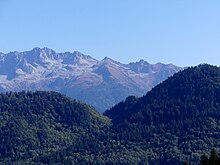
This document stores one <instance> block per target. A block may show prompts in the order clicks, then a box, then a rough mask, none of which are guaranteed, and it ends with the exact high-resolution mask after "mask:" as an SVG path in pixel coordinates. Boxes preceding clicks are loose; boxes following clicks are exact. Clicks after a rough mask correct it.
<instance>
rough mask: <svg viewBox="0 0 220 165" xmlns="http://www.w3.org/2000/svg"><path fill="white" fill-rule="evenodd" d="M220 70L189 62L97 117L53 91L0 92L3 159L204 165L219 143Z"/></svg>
mask: <svg viewBox="0 0 220 165" xmlns="http://www.w3.org/2000/svg"><path fill="white" fill-rule="evenodd" d="M219 96H220V68H218V67H215V66H210V65H207V64H204V65H199V66H196V67H190V68H187V69H185V70H183V71H180V72H179V73H177V74H175V75H174V76H172V77H170V78H168V79H167V80H166V81H164V82H162V83H161V84H159V85H158V86H156V87H155V88H153V89H152V90H151V91H150V92H148V93H147V94H146V95H145V96H143V97H140V98H137V97H134V96H129V97H128V98H127V99H125V100H124V101H123V102H121V103H119V104H117V105H116V106H114V107H112V108H111V109H109V110H107V111H106V112H105V113H104V115H101V114H99V113H98V112H97V111H96V110H95V109H94V108H93V107H91V106H89V105H86V104H85V103H82V102H79V101H76V100H74V99H71V98H69V97H66V96H63V95H61V94H59V93H56V92H43V91H36V92H8V93H5V94H0V119H1V120H0V164H109V165H113V164H132V165H133V164H150V165H151V164H153V165H154V164H169V165H170V164H183V163H184V162H185V163H186V164H187V163H188V164H201V162H203V161H204V162H206V163H207V162H208V163H212V155H213V154H214V155H217V156H216V157H217V158H218V159H219V157H218V154H217V151H216V150H212V152H211V154H210V156H209V155H208V156H205V155H204V154H205V153H210V151H211V149H212V148H217V149H218V148H220V143H219V138H220V97H219Z"/></svg>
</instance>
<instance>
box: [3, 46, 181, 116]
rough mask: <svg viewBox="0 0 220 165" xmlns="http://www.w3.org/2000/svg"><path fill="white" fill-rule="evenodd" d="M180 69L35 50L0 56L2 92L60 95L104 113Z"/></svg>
mask: <svg viewBox="0 0 220 165" xmlns="http://www.w3.org/2000/svg"><path fill="white" fill-rule="evenodd" d="M181 69H182V68H181V67H177V66H175V65H172V64H162V63H157V64H149V63H148V62H146V61H144V60H140V61H139V62H132V63H129V64H122V63H120V62H117V61H114V60H112V59H110V58H108V57H106V58H104V59H103V60H101V61H99V60H97V59H94V58H92V57H91V56H88V55H84V54H82V53H80V52H77V51H75V52H73V53H70V52H65V53H56V52H55V51H54V50H52V49H49V48H42V49H41V48H34V49H33V50H30V51H24V52H16V51H15V52H10V53H7V54H4V53H0V92H6V91H22V90H25V91H35V90H47V91H58V92H61V93H62V94H65V95H67V96H70V97H72V98H75V99H79V100H82V101H84V102H86V103H88V104H90V105H92V106H94V107H95V108H96V109H97V110H98V111H99V112H103V111H104V110H106V109H108V108H110V107H112V106H113V105H115V104H116V103H118V102H120V101H121V100H123V99H125V98H126V97H127V96H129V95H135V96H142V95H144V94H145V93H146V92H147V91H149V90H150V89H151V88H152V87H154V86H155V85H157V84H159V83H160V82H162V81H163V80H165V79H166V78H167V77H169V76H171V75H173V74H174V73H176V72H178V71H179V70H181Z"/></svg>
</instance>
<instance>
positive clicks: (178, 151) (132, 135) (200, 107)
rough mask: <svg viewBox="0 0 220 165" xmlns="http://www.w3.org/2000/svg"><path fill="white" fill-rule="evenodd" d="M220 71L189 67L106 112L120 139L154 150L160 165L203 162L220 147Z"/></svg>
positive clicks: (212, 68)
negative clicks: (144, 93)
mask: <svg viewBox="0 0 220 165" xmlns="http://www.w3.org/2000/svg"><path fill="white" fill-rule="evenodd" d="M219 96H220V69H219V68H218V67H215V66H210V65H207V64H204V65H199V66H197V67H192V68H188V69H186V70H184V71H181V72H179V73H177V74H175V75H174V76H172V77H170V78H168V79H167V80H166V81H164V82H163V83H161V84H160V85H158V86H156V87H155V88H154V89H152V90H151V91H150V92H148V93H147V94H146V95H145V96H144V97H141V98H135V97H128V98H127V99H126V100H125V101H124V102H121V103H119V104H118V105H116V106H115V107H113V108H111V109H110V110H108V111H106V112H105V115H107V116H108V117H110V118H111V119H112V122H113V128H114V130H115V131H116V132H117V136H119V137H118V139H124V140H125V141H128V142H130V141H132V142H136V143H138V144H140V142H141V144H140V145H141V146H142V147H141V148H142V149H144V148H151V149H152V151H153V153H155V155H156V156H155V158H156V159H157V158H158V161H159V162H160V163H162V162H163V164H164V163H165V162H167V164H170V163H172V164H173V163H175V161H178V160H182V161H183V160H184V159H185V160H189V159H190V160H192V161H195V162H196V161H198V160H199V157H200V154H201V153H203V152H207V153H208V152H209V150H210V149H211V148H212V147H217V148H219V147H220V143H219V137H220V127H219V124H220V97H219Z"/></svg>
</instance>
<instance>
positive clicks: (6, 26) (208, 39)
mask: <svg viewBox="0 0 220 165" xmlns="http://www.w3.org/2000/svg"><path fill="white" fill-rule="evenodd" d="M34 47H41V48H42V47H49V48H52V49H54V50H55V51H57V52H65V51H70V52H72V51H74V50H78V51H80V52H82V53H84V54H88V55H91V56H92V57H94V58H97V59H99V60H100V59H102V58H104V57H105V56H108V57H110V58H112V59H114V60H118V61H121V62H123V63H128V62H130V61H139V60H140V59H144V60H146V61H148V62H150V63H156V62H163V63H173V64H176V65H179V66H191V65H197V64H199V63H210V64H215V65H220V0H0V52H3V53H8V52H10V51H15V50H17V51H25V50H31V49H32V48H34Z"/></svg>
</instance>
